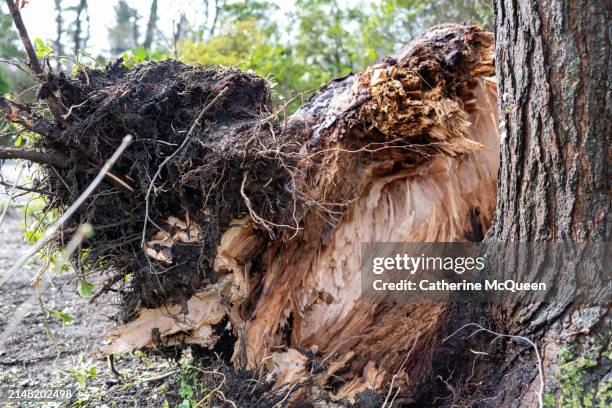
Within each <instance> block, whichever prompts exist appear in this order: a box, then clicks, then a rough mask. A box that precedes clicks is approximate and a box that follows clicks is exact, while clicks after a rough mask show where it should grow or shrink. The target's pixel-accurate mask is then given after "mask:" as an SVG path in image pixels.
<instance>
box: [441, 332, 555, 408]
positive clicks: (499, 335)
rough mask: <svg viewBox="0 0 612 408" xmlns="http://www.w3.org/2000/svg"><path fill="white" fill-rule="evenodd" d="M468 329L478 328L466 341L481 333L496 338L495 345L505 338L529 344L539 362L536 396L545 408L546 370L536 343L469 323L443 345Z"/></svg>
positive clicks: (525, 338)
mask: <svg viewBox="0 0 612 408" xmlns="http://www.w3.org/2000/svg"><path fill="white" fill-rule="evenodd" d="M467 327H474V328H476V330H475V331H474V332H472V334H470V335H469V336H467V337H466V339H469V338H470V337H473V336H475V335H476V334H478V333H480V332H485V333H489V334H492V335H494V336H495V338H494V339H493V340H492V341H491V343H493V342H494V341H495V340H497V339H499V338H502V337H505V338H509V339H512V340H523V341H524V342H526V343H528V344H529V345H530V346H531V347H532V348H533V349H534V351H535V355H536V358H537V360H538V361H537V362H538V374H539V376H540V391H539V392H538V391H536V394H537V396H538V406H539V407H540V408H543V407H544V368H543V363H542V357H541V356H540V351H539V350H538V346H537V344H536V343H534V342H533V341H531V340H530V339H529V338H527V337H525V336H516V335H512V334H504V333H497V332H494V331H492V330H489V329H485V328H484V327H482V326H481V325H479V324H478V323H467V324H464V325H463V326H461V327H460V328H458V329H457V330H455V331H454V332H453V333H452V334H451V335H450V336H448V337H446V338H445V339H444V340H442V343H445V342H446V341H447V340H449V339H450V338H452V337H454V336H455V335H456V334H457V333H459V332H460V331H461V330H463V329H465V328H467Z"/></svg>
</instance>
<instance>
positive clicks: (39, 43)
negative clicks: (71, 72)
mask: <svg viewBox="0 0 612 408" xmlns="http://www.w3.org/2000/svg"><path fill="white" fill-rule="evenodd" d="M34 47H36V56H37V57H38V58H44V57H48V56H49V55H51V53H52V52H53V48H51V47H50V46H49V45H47V44H45V42H44V41H43V40H42V38H38V37H37V38H35V39H34Z"/></svg>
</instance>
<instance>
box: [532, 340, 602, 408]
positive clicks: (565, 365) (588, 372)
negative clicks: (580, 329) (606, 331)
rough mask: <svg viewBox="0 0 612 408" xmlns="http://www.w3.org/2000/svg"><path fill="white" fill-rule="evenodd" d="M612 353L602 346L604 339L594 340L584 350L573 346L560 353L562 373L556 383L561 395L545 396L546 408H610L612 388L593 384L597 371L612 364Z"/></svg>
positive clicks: (560, 371) (587, 343) (560, 372)
mask: <svg viewBox="0 0 612 408" xmlns="http://www.w3.org/2000/svg"><path fill="white" fill-rule="evenodd" d="M610 356H611V353H610V350H609V349H608V347H606V348H605V350H604V347H603V346H602V344H601V339H600V338H597V337H591V338H589V339H588V340H587V342H586V343H585V344H584V345H583V347H580V350H579V345H570V346H568V347H564V348H562V349H561V350H560V351H559V354H558V363H559V371H558V374H557V377H556V382H557V383H558V384H559V388H558V390H559V392H558V393H549V394H546V395H545V396H544V405H545V406H546V407H562V408H583V407H584V408H589V407H602V408H603V407H609V406H610V403H611V402H612V384H611V383H610V381H602V382H600V383H599V384H598V385H597V386H596V387H594V386H592V385H590V384H592V383H593V380H594V378H593V374H594V372H595V368H596V367H598V366H600V365H601V364H603V363H604V359H605V360H608V362H607V363H608V364H609V360H610Z"/></svg>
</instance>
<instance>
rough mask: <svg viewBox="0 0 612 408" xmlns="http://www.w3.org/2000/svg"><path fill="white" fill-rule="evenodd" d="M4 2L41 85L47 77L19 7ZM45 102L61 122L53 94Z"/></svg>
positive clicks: (60, 114) (58, 107) (7, 1)
mask: <svg viewBox="0 0 612 408" xmlns="http://www.w3.org/2000/svg"><path fill="white" fill-rule="evenodd" d="M6 4H7V5H8V8H9V10H10V12H11V17H12V18H13V22H14V23H15V27H16V28H17V31H18V32H19V36H20V37H21V42H22V43H23V47H24V48H25V50H26V53H27V54H28V58H29V60H30V63H29V65H30V69H31V70H32V72H33V73H34V75H35V76H36V79H37V80H38V82H39V83H40V84H41V85H44V84H46V83H47V77H46V76H45V73H44V71H43V68H42V65H40V61H38V57H37V56H36V50H34V47H33V46H32V41H30V36H29V35H28V31H27V30H26V28H25V25H24V24H23V20H22V18H21V13H20V12H19V9H18V8H17V6H16V5H15V2H14V1H13V0H6ZM47 104H48V105H49V110H50V111H51V113H52V114H53V117H54V118H55V120H56V121H57V122H58V123H61V122H62V111H61V109H60V105H59V103H58V100H57V98H56V97H55V96H54V95H51V96H49V97H48V98H47Z"/></svg>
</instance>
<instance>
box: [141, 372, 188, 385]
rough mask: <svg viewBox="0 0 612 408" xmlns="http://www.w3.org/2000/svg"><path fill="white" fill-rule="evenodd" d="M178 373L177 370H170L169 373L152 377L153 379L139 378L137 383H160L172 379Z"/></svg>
mask: <svg viewBox="0 0 612 408" xmlns="http://www.w3.org/2000/svg"><path fill="white" fill-rule="evenodd" d="M178 372H179V370H172V371H169V372H167V373H164V374H160V375H156V376H153V377H145V378H139V379H138V381H140V382H156V381H161V380H165V379H166V378H168V377H172V376H173V375H174V374H176V373H178Z"/></svg>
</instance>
